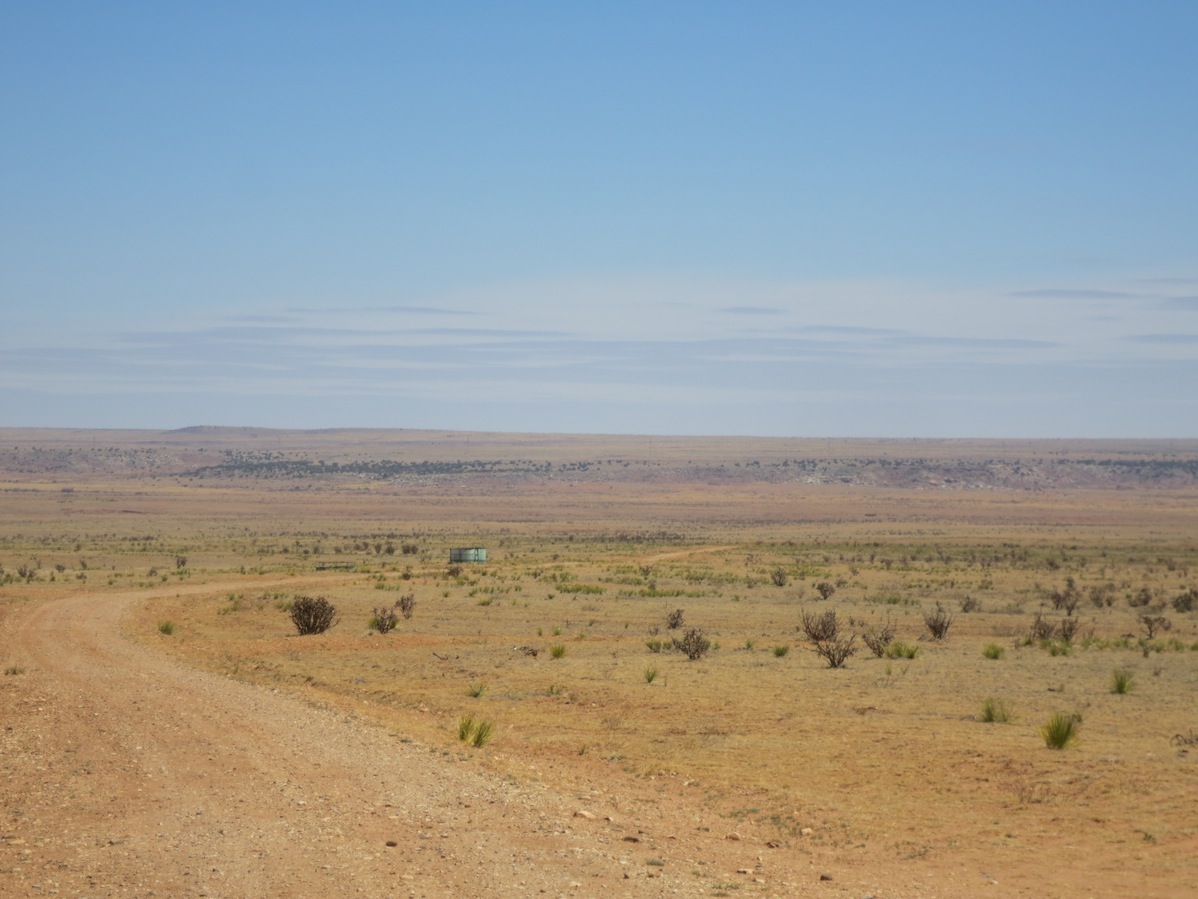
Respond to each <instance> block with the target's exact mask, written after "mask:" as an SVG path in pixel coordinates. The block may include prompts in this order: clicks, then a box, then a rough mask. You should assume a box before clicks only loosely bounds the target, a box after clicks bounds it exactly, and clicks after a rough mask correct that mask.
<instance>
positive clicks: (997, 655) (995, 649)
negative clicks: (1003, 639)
mask: <svg viewBox="0 0 1198 899" xmlns="http://www.w3.org/2000/svg"><path fill="white" fill-rule="evenodd" d="M1005 652H1006V650H1005V649H1003V648H1002V647H1001V646H999V645H998V644H997V643H987V644H986V645H985V646H983V647H982V655H984V656H985V657H986V658H988V659H1001V658H1002V657H1003V654H1004V653H1005Z"/></svg>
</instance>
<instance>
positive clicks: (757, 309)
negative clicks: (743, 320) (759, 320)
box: [720, 306, 786, 315]
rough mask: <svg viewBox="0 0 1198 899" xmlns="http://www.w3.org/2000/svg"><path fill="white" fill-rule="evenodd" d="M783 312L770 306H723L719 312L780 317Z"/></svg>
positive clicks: (783, 310)
mask: <svg viewBox="0 0 1198 899" xmlns="http://www.w3.org/2000/svg"><path fill="white" fill-rule="evenodd" d="M785 311H786V310H785V309H777V308H775V307H772V306H725V307H724V308H723V309H721V310H720V312H723V313H725V314H727V315H782V314H783V313H784V312H785Z"/></svg>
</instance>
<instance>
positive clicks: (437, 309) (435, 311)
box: [287, 306, 478, 315]
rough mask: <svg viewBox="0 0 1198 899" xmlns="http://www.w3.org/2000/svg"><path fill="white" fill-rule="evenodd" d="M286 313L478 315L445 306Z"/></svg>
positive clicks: (301, 309)
mask: <svg viewBox="0 0 1198 899" xmlns="http://www.w3.org/2000/svg"><path fill="white" fill-rule="evenodd" d="M287 311H288V312H298V313H303V314H304V315H346V314H348V315H354V314H359V313H369V314H372V315H377V314H379V313H383V314H393V315H478V313H477V312H471V311H470V310H468V309H451V308H448V307H445V306H327V307H323V308H322V307H319V306H294V307H292V308H290V309H288V310H287Z"/></svg>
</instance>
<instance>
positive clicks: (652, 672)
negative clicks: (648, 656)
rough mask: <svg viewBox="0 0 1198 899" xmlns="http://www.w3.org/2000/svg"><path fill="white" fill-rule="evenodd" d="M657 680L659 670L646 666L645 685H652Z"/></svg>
mask: <svg viewBox="0 0 1198 899" xmlns="http://www.w3.org/2000/svg"><path fill="white" fill-rule="evenodd" d="M656 679H657V669H656V668H654V667H653V666H652V665H646V666H645V683H647V684H651V683H653V681H655V680H656Z"/></svg>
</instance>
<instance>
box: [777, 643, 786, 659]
mask: <svg viewBox="0 0 1198 899" xmlns="http://www.w3.org/2000/svg"><path fill="white" fill-rule="evenodd" d="M788 652H790V647H789V646H786V645H785V644H783V645H781V646H775V647H774V658H775V659H781V658H784V657H785V656H786V654H787V653H788Z"/></svg>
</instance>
